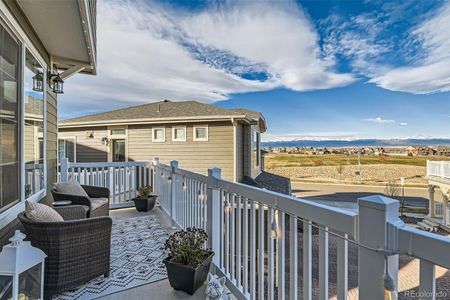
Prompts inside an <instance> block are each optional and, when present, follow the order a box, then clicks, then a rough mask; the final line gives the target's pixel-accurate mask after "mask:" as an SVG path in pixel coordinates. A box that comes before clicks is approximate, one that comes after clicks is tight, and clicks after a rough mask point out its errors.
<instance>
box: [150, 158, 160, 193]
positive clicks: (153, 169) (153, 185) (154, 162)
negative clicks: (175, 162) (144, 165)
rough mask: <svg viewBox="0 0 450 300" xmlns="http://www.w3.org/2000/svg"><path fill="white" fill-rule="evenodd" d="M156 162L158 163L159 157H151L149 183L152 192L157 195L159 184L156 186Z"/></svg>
mask: <svg viewBox="0 0 450 300" xmlns="http://www.w3.org/2000/svg"><path fill="white" fill-rule="evenodd" d="M158 164H159V157H153V160H152V164H151V171H152V178H151V180H152V182H151V184H152V187H153V193H155V194H157V195H158V194H159V186H158V182H156V172H157V170H156V168H157V167H158Z"/></svg>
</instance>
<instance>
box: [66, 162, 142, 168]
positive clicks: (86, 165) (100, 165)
mask: <svg viewBox="0 0 450 300" xmlns="http://www.w3.org/2000/svg"><path fill="white" fill-rule="evenodd" d="M149 164H150V162H136V161H128V162H95V163H69V168H105V167H144V166H146V165H149Z"/></svg>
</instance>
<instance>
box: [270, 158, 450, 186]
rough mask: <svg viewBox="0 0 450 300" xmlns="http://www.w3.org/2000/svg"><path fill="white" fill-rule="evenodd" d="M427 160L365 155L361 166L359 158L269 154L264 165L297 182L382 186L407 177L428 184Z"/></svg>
mask: <svg viewBox="0 0 450 300" xmlns="http://www.w3.org/2000/svg"><path fill="white" fill-rule="evenodd" d="M427 159H430V157H408V156H405V157H390V156H384V157H379V156H361V166H360V167H358V157H357V156H345V155H299V154H269V155H266V156H265V161H264V163H265V169H266V170H267V171H269V172H272V173H275V174H278V175H281V176H285V177H289V178H291V179H293V180H303V181H313V182H314V181H317V182H336V183H381V184H382V183H386V182H387V181H390V180H399V179H400V177H405V179H406V180H405V181H406V184H409V185H424V184H426V183H427V181H426V180H425V179H424V176H425V174H426V161H427ZM433 159H434V160H438V159H441V160H442V159H447V160H449V158H441V157H439V158H435V157H433ZM358 170H360V175H357V171H358Z"/></svg>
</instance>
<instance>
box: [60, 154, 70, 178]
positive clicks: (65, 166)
mask: <svg viewBox="0 0 450 300" xmlns="http://www.w3.org/2000/svg"><path fill="white" fill-rule="evenodd" d="M68 180H69V159H68V158H67V157H64V158H62V159H61V182H67V181H68Z"/></svg>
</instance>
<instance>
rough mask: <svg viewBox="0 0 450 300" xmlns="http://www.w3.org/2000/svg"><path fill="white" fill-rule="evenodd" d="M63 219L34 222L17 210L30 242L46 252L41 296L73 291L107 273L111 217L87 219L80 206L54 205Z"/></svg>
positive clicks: (107, 274) (108, 268)
mask: <svg viewBox="0 0 450 300" xmlns="http://www.w3.org/2000/svg"><path fill="white" fill-rule="evenodd" d="M55 210H56V211H58V213H60V214H61V216H62V217H63V218H64V222H52V223H50V222H49V223H45V222H34V221H31V220H30V219H28V218H27V217H26V216H25V213H20V214H19V215H18V218H19V220H20V222H21V223H22V224H23V226H24V228H25V231H26V234H27V238H28V239H29V240H30V242H31V244H32V245H33V246H35V247H37V248H39V249H41V250H42V251H44V252H45V254H47V258H46V260H45V281H44V285H45V286H44V295H45V298H46V299H50V298H51V296H52V295H55V294H58V293H61V292H64V291H68V290H72V289H74V288H76V287H78V286H80V285H82V284H84V283H86V282H88V281H90V280H92V279H94V278H96V277H99V276H101V275H104V276H106V277H107V276H109V270H110V251H111V226H112V220H111V218H110V217H97V218H91V219H86V211H85V209H84V208H83V207H82V206H80V205H71V206H65V207H58V208H55Z"/></svg>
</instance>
